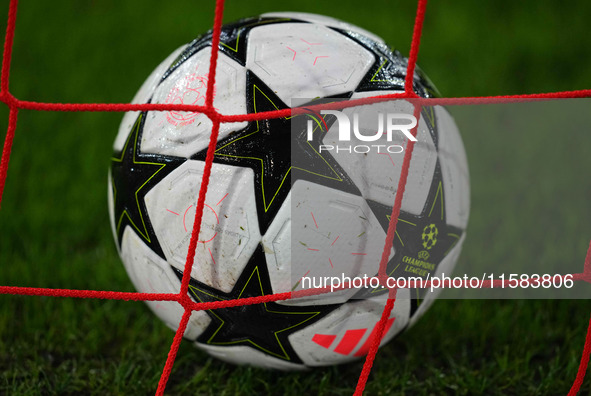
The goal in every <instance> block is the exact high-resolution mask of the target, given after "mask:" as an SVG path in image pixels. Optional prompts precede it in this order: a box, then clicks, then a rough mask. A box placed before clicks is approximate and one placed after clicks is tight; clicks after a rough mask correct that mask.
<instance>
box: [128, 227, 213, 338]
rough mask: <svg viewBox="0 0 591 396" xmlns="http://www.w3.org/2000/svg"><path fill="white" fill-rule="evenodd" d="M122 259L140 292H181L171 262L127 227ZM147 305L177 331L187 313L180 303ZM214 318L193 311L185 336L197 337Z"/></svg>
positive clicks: (164, 302) (161, 302) (150, 303)
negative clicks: (184, 314) (161, 256)
mask: <svg viewBox="0 0 591 396" xmlns="http://www.w3.org/2000/svg"><path fill="white" fill-rule="evenodd" d="M121 259H122V260H123V263H124V265H125V269H126V270H127V274H128V275H129V278H130V279H131V281H132V283H133V284H134V286H135V288H136V290H137V291H138V292H140V293H178V292H179V291H180V289H181V283H180V282H179V281H178V278H177V277H176V276H175V274H174V273H173V272H172V270H171V268H170V266H169V265H168V263H167V262H166V261H164V260H162V259H161V258H160V257H159V256H158V255H157V254H155V253H154V252H153V251H152V250H151V249H150V248H149V247H148V246H147V245H146V244H145V243H143V242H142V240H141V239H140V237H139V236H138V235H137V234H136V233H135V232H134V231H133V230H132V229H131V227H126V229H125V231H124V233H123V240H122V243H121ZM146 304H147V305H148V307H150V309H151V310H152V311H153V312H154V313H155V314H156V316H157V317H158V318H160V320H162V321H163V322H164V323H165V324H166V325H167V326H168V327H170V328H171V329H172V330H175V331H176V330H177V329H178V326H179V323H180V321H181V318H182V316H183V313H184V309H183V307H182V306H181V305H180V304H179V303H177V302H176V301H146ZM210 321H211V319H210V318H209V317H208V316H207V314H206V313H205V312H202V311H193V313H192V314H191V318H190V319H189V322H188V324H187V329H186V330H185V334H184V336H185V337H186V338H189V339H195V338H197V337H198V336H199V335H200V334H201V332H203V330H204V329H205V328H206V327H207V325H209V322H210Z"/></svg>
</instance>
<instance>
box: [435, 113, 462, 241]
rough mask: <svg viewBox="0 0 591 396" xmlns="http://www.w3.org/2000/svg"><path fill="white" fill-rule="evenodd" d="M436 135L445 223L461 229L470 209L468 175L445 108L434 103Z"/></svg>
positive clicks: (460, 142)
mask: <svg viewBox="0 0 591 396" xmlns="http://www.w3.org/2000/svg"><path fill="white" fill-rule="evenodd" d="M435 112H436V115H437V120H438V127H439V129H440V130H442V131H444V132H445V133H441V134H440V138H439V162H440V164H441V172H442V174H443V188H444V191H445V207H446V212H447V223H448V224H451V225H453V226H456V227H460V228H462V229H465V228H466V226H467V225H468V216H469V212H470V175H469V172H468V160H467V158H466V150H465V149H464V143H463V142H462V138H461V136H460V132H459V131H458V127H457V126H456V123H455V121H454V120H453V118H452V117H451V115H450V114H449V113H448V111H447V110H446V109H445V108H443V107H441V106H436V107H435Z"/></svg>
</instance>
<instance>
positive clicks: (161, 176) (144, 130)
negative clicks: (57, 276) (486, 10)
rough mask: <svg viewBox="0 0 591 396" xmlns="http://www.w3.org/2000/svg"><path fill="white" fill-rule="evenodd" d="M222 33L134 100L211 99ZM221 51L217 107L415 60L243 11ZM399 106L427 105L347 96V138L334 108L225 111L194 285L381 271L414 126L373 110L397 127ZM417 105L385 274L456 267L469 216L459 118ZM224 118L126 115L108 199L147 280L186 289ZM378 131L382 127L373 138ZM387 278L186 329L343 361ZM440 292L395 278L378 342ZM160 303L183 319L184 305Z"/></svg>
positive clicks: (159, 310) (366, 341) (316, 87)
mask: <svg viewBox="0 0 591 396" xmlns="http://www.w3.org/2000/svg"><path fill="white" fill-rule="evenodd" d="M211 36H212V35H211V32H209V33H206V34H205V35H203V36H200V37H198V38H197V39H195V40H194V41H192V42H191V43H189V44H187V45H185V46H182V47H180V48H178V49H177V50H176V51H174V52H173V53H172V54H171V55H170V56H169V57H168V58H167V59H165V60H164V61H163V62H162V63H161V64H160V65H159V66H158V67H157V68H156V69H155V70H154V72H153V73H152V74H151V75H150V76H149V77H148V79H147V80H146V82H145V83H144V84H143V86H142V87H141V88H140V90H139V92H138V93H137V95H136V96H135V98H134V99H133V102H134V103H177V104H194V105H204V104H205V93H206V87H207V82H208V80H209V76H208V70H209V59H210V55H211ZM219 50H220V53H219V59H218V63H217V74H216V85H215V100H214V107H215V108H216V109H217V110H218V111H219V112H220V113H221V114H226V115H232V114H246V113H259V112H264V111H272V110H276V109H284V108H289V107H294V106H296V105H297V104H298V103H299V104H302V103H303V104H304V105H305V106H306V105H310V104H317V103H326V102H332V101H335V102H336V101H338V100H350V99H356V98H367V97H372V96H376V95H384V94H389V93H397V92H402V91H403V90H404V78H405V73H406V66H407V59H406V58H404V57H403V56H402V55H401V54H400V53H399V52H398V51H393V50H391V49H389V47H388V46H386V44H385V43H384V42H383V40H382V39H381V38H379V37H377V36H376V35H374V34H372V33H370V32H368V31H366V30H363V29H361V28H359V27H356V26H353V25H350V24H348V23H345V22H341V21H339V20H336V19H332V18H328V17H324V16H319V15H313V14H303V13H271V14H265V15H262V16H260V17H257V18H250V19H244V20H240V21H238V22H235V23H232V24H228V25H225V26H223V28H222V32H221V38H220V45H219ZM413 85H414V90H415V92H416V93H417V94H419V95H420V96H422V97H434V96H437V91H436V89H435V88H434V87H433V85H432V84H431V82H430V81H429V80H428V79H427V77H426V76H425V75H424V74H423V73H422V72H421V70H420V69H418V68H417V70H416V72H415V75H414V76H413ZM298 101H299V102H298ZM392 109H395V110H396V113H397V114H399V115H400V114H402V113H405V114H413V113H412V109H413V106H412V104H411V103H409V102H408V101H400V100H399V101H397V102H380V103H370V104H364V105H360V106H356V107H352V108H347V109H343V110H342V112H341V113H340V115H341V116H346V117H349V119H351V120H353V121H354V122H353V126H354V128H353V129H354V130H355V131H356V133H355V134H354V136H353V137H352V138H351V139H349V140H348V141H343V140H342V139H340V138H341V135H339V134H338V133H337V129H338V128H340V127H341V126H342V123H341V122H340V119H339V118H338V114H336V113H335V111H333V112H332V113H327V112H324V113H323V112H322V111H320V112H313V111H311V112H310V114H300V115H294V116H292V117H284V118H277V119H265V120H262V121H253V122H233V123H223V124H221V126H220V132H219V138H218V142H217V147H216V151H215V157H214V163H213V167H212V171H211V178H210V184H209V188H208V191H207V196H206V199H205V207H204V213H203V220H202V226H201V231H200V234H199V238H198V243H197V249H196V252H195V262H194V265H193V267H192V269H191V274H190V276H191V280H190V287H189V294H190V297H191V298H192V299H193V300H194V301H196V302H206V301H219V300H229V299H240V298H245V297H252V296H261V295H268V294H273V293H280V292H286V291H297V290H302V289H310V288H316V287H321V286H319V283H318V282H320V281H324V282H325V283H324V284H323V285H322V286H327V284H326V280H327V279H331V277H333V276H340V275H342V276H343V282H344V279H345V276H347V277H358V278H360V277H362V276H363V275H366V276H369V277H372V276H374V275H376V274H377V271H378V264H379V261H380V257H381V255H382V250H383V246H384V241H385V237H386V232H387V228H388V224H389V222H390V215H391V213H392V207H393V204H394V199H395V197H396V194H397V186H398V182H399V179H400V172H401V169H402V164H403V158H404V150H405V147H407V144H408V141H409V136H408V135H405V134H403V133H399V132H400V128H399V130H397V129H396V128H395V127H394V128H393V129H392V130H390V129H389V130H388V131H389V132H392V133H389V134H386V133H383V134H382V133H378V134H376V132H375V128H376V123H377V124H379V123H380V122H381V124H379V125H378V126H377V128H378V129H379V128H380V125H381V127H383V126H384V124H385V123H386V120H385V119H383V117H382V116H383V115H384V114H386V113H388V112H391V111H392ZM380 117H382V118H380ZM417 118H418V120H416V118H415V121H417V122H418V127H417V132H416V140H417V141H416V143H415V146H414V151H413V156H412V160H411V162H410V167H409V173H408V181H407V183H406V190H405V192H404V198H403V200H402V206H401V211H400V216H399V220H398V225H397V228H396V235H395V237H394V241H393V248H392V250H391V251H390V252H389V256H388V262H387V274H388V275H389V276H390V277H392V278H398V279H400V278H405V277H406V278H408V277H415V278H420V279H426V278H427V277H429V276H430V277H433V276H436V275H438V274H440V273H441V272H446V273H447V274H449V273H450V272H451V270H452V269H453V267H454V265H455V262H456V261H457V259H458V256H459V253H460V249H461V246H462V244H463V241H464V238H465V231H464V230H465V228H466V225H467V221H468V211H469V181H468V167H467V161H466V156H465V152H464V148H463V144H462V141H461V138H460V135H459V132H458V130H457V127H456V125H455V123H454V121H453V119H452V118H451V116H450V115H449V114H448V113H447V111H446V110H445V109H444V108H442V107H440V106H430V107H423V108H422V110H421V115H420V117H417ZM379 120H381V121H379ZM390 121H392V120H391V119H390V118H388V122H390ZM388 125H390V124H388ZM390 126H391V125H390ZM356 128H357V129H356ZM211 130H212V122H211V121H210V119H209V118H208V117H207V116H206V115H204V114H201V113H192V112H177V111H154V112H141V113H140V112H128V113H126V115H125V116H124V118H123V121H122V123H121V126H120V128H119V133H118V135H117V137H116V140H115V144H114V151H115V154H114V156H113V158H112V162H111V168H110V171H109V188H108V199H109V212H110V219H111V225H112V229H113V234H114V237H115V242H116V245H117V248H118V251H119V254H120V256H121V259H122V261H123V263H124V265H125V268H126V270H127V272H128V274H129V276H130V278H131V280H132V282H133V284H134V285H135V287H136V288H137V290H138V291H140V292H146V293H154V292H157V293H178V292H179V289H180V284H181V281H180V279H181V277H182V275H183V272H182V271H183V270H184V265H185V260H186V257H187V252H188V246H189V241H190V237H191V230H192V228H193V221H194V216H195V207H196V202H197V195H198V191H199V188H200V186H201V178H202V175H203V171H204V164H205V156H206V151H207V146H208V142H209V137H210V134H211ZM358 130H359V131H358ZM371 131H373V133H374V135H375V136H376V137H375V140H374V141H372V142H371V143H372V144H369V142H368V140H367V139H368V138H367V136H371V135H370V134H368V133H369V132H371ZM290 132H291V134H290ZM357 132H359V133H357ZM380 132H381V131H380ZM386 135H388V136H387V139H386ZM390 135H391V136H390ZM306 136H307V137H308V140H306ZM411 137H412V136H411ZM298 139H299V140H298ZM381 142H383V143H384V144H383V145H380V144H375V143H381ZM344 143H346V145H345V144H344ZM331 282H333V281H331ZM387 291H388V290H387V288H386V289H384V288H382V287H381V286H379V287H374V286H371V285H370V286H368V285H367V284H364V285H363V286H362V287H358V286H357V285H354V287H346V288H342V289H339V290H335V291H334V292H332V293H326V294H320V295H313V296H307V297H305V298H297V299H291V300H286V301H277V302H270V303H265V304H255V305H246V306H240V307H232V308H224V309H216V310H209V311H194V312H193V313H192V314H191V317H190V320H189V322H188V325H187V329H186V331H185V333H184V337H185V338H187V339H189V340H192V341H193V342H194V343H195V344H196V345H197V346H198V347H199V348H201V349H203V350H205V351H206V352H207V353H209V354H211V355H213V356H215V357H217V358H220V359H222V360H225V361H228V362H232V363H238V364H251V365H255V366H262V367H268V368H274V369H285V370H291V369H302V368H306V367H314V366H323V365H332V364H337V363H344V362H348V361H351V360H354V359H358V358H360V357H362V356H364V355H366V354H367V352H368V350H369V347H370V345H371V343H372V340H374V338H375V336H376V332H377V331H376V329H377V326H376V324H377V322H378V320H379V319H380V316H381V313H382V311H383V307H384V304H385V301H386V298H387V296H388V293H387ZM436 295H437V291H435V292H430V291H428V290H425V289H418V288H402V289H399V290H398V292H397V299H396V302H395V305H394V309H393V311H392V313H391V315H390V317H389V319H388V321H387V323H386V328H385V333H384V337H383V339H382V340H381V344H382V345H383V344H384V343H386V342H388V341H389V340H390V339H392V338H393V337H394V336H395V335H397V334H399V333H400V332H401V331H403V330H405V329H407V328H409V327H410V326H412V325H413V324H414V323H415V322H416V320H417V319H418V318H419V317H420V316H421V315H422V314H423V313H424V312H425V311H426V310H427V308H428V307H429V305H430V304H431V303H432V302H433V300H434V299H435V297H436ZM147 304H148V306H149V307H150V308H151V309H152V311H153V312H154V313H155V314H156V315H157V316H158V317H159V318H160V319H161V320H162V321H163V322H164V323H166V324H167V325H168V326H169V327H170V328H172V329H175V330H176V329H177V328H178V324H179V322H180V319H181V316H182V314H183V308H182V306H181V305H180V304H178V303H176V302H163V301H153V302H147Z"/></svg>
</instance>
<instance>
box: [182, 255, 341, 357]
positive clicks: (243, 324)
mask: <svg viewBox="0 0 591 396" xmlns="http://www.w3.org/2000/svg"><path fill="white" fill-rule="evenodd" d="M174 270H175V272H176V274H177V276H178V277H179V279H182V272H181V271H179V270H178V269H176V268H175V269H174ZM189 293H190V295H191V296H192V297H193V299H194V300H195V301H197V302H212V301H222V300H233V299H241V298H246V297H258V296H264V295H269V294H273V291H272V288H271V283H270V281H269V274H268V272H267V269H266V264H265V254H264V252H263V250H262V248H261V247H260V245H259V247H258V248H257V250H256V251H255V253H254V254H253V256H252V258H251V259H250V261H249V263H248V264H247V266H246V268H245V269H244V270H243V271H242V274H241V275H240V277H239V278H238V280H237V281H236V284H235V285H234V287H233V289H232V291H230V292H229V293H224V292H222V291H220V290H217V289H215V288H212V287H210V286H208V285H205V284H203V283H201V282H198V281H196V280H195V279H191V281H190V285H189ZM338 306H339V305H314V306H306V307H300V306H293V305H280V304H277V303H275V302H268V303H261V304H252V305H242V306H237V307H229V308H218V309H212V310H207V311H206V312H207V314H208V315H209V316H210V318H211V323H210V324H209V326H208V327H207V328H206V329H205V331H204V332H203V333H202V334H201V335H200V336H199V337H198V338H197V341H198V342H201V343H204V344H209V345H225V346H229V345H246V346H249V347H251V348H254V349H258V350H260V351H262V352H264V353H265V354H269V355H272V356H275V357H277V358H280V359H283V360H286V361H289V362H292V363H302V361H301V359H300V358H299V357H298V355H297V354H296V353H295V351H294V350H293V348H292V346H291V344H290V342H289V340H288V337H289V335H290V334H292V333H293V332H295V331H298V330H300V329H302V328H304V327H306V326H309V325H310V324H312V323H314V322H316V321H318V320H319V319H321V318H323V317H324V316H326V315H327V314H328V313H329V312H330V311H332V310H334V309H335V308H336V307H338Z"/></svg>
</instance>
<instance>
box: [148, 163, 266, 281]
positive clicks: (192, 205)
mask: <svg viewBox="0 0 591 396" xmlns="http://www.w3.org/2000/svg"><path fill="white" fill-rule="evenodd" d="M204 167H205V163H204V162H201V161H186V162H185V163H184V164H183V165H181V166H179V167H178V168H177V169H175V170H174V171H173V172H171V173H170V174H169V175H168V176H166V178H164V179H163V180H162V181H161V182H160V183H159V184H158V185H157V186H156V187H154V188H153V189H152V190H150V192H149V193H148V194H146V197H145V203H146V207H147V209H148V214H149V216H150V219H151V221H152V225H153V227H154V231H155V233H156V236H157V237H158V240H159V241H160V243H161V245H162V249H163V251H164V254H165V256H166V258H167V260H168V262H169V263H170V265H172V266H174V267H175V268H178V269H179V270H181V271H182V270H184V267H185V261H186V259H187V251H188V248H189V243H190V239H191V232H192V229H193V222H194V218H195V209H196V206H197V202H196V200H197V196H198V192H199V189H200V188H201V179H202V177H203V170H204ZM253 177H254V176H253V172H252V170H251V169H248V168H238V167H233V166H229V165H221V164H213V167H212V171H211V180H212V181H215V182H212V183H210V186H209V188H208V191H207V196H206V199H205V206H204V211H203V219H202V226H201V232H200V234H199V239H198V243H197V249H196V251H195V264H194V265H193V268H192V271H191V276H192V277H193V278H195V279H197V280H199V281H200V282H203V283H205V284H207V285H209V286H211V287H215V288H217V289H220V290H223V291H225V292H229V291H230V290H231V289H232V287H233V286H234V283H235V282H236V279H237V278H238V276H239V275H240V273H241V272H242V270H243V268H244V266H245V265H246V263H247V262H248V260H249V259H250V256H251V255H252V253H253V252H254V250H255V248H256V247H257V245H258V244H259V242H260V239H261V235H260V232H259V229H258V222H257V214H256V207H255V201H254V188H253Z"/></svg>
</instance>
